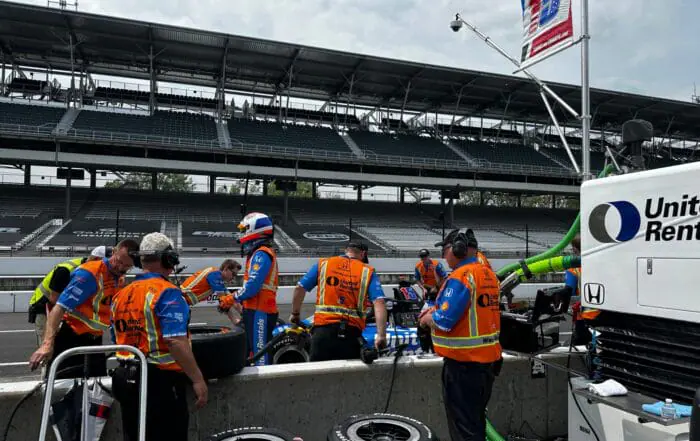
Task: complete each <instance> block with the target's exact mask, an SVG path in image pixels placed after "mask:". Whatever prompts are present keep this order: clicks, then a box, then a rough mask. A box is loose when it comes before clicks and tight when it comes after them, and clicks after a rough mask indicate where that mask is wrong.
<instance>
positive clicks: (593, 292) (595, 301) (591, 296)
mask: <svg viewBox="0 0 700 441" xmlns="http://www.w3.org/2000/svg"><path fill="white" fill-rule="evenodd" d="M583 295H584V298H585V299H586V302H587V303H588V304H589V305H602V304H603V303H605V286H603V285H601V284H600V283H586V285H585V286H584V287H583Z"/></svg>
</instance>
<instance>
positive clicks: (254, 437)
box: [222, 433, 289, 441]
mask: <svg viewBox="0 0 700 441" xmlns="http://www.w3.org/2000/svg"><path fill="white" fill-rule="evenodd" d="M243 440H246V441H289V440H287V439H285V438H281V437H279V436H277V435H271V434H269V433H245V434H242V435H234V436H233V437H232V438H226V439H224V440H222V441H243Z"/></svg>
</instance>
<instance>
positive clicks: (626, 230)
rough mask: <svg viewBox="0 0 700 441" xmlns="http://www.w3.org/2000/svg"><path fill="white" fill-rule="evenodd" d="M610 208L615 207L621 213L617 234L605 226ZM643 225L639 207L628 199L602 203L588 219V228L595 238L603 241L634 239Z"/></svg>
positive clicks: (612, 241)
mask: <svg viewBox="0 0 700 441" xmlns="http://www.w3.org/2000/svg"><path fill="white" fill-rule="evenodd" d="M610 208H615V209H616V210H617V213H618V214H619V215H620V231H618V232H617V233H616V234H612V235H611V234H610V232H609V231H608V229H607V227H606V226H605V218H606V216H607V215H608V212H609V211H610ZM641 225H642V217H641V216H640V214H639V210H637V207H635V206H634V205H632V203H630V202H627V201H615V202H608V203H607V204H600V205H598V206H597V207H595V208H594V209H593V211H591V216H590V218H589V219H588V229H589V231H590V232H591V235H592V236H593V238H595V240H597V241H598V242H601V243H614V242H627V241H628V240H632V239H634V236H636V235H637V233H639V228H640V227H641Z"/></svg>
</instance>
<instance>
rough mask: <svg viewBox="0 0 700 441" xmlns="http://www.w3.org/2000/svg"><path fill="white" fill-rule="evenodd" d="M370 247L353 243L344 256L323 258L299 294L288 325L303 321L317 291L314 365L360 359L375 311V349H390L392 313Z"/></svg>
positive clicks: (299, 286) (301, 283)
mask: <svg viewBox="0 0 700 441" xmlns="http://www.w3.org/2000/svg"><path fill="white" fill-rule="evenodd" d="M366 258H367V251H366V247H365V246H364V245H363V244H359V243H350V244H348V246H347V247H346V249H345V255H343V256H336V257H330V258H325V259H320V260H319V261H318V263H315V264H314V265H313V266H312V267H311V269H310V270H309V271H308V272H307V273H306V274H305V275H304V277H303V278H302V279H301V280H300V281H299V283H298V284H297V287H296V288H295V289H294V299H293V300H292V314H291V316H290V318H289V321H290V322H292V323H297V324H298V323H299V322H300V314H301V305H302V303H303V302H304V297H306V293H307V292H308V291H311V290H312V289H314V288H318V289H317V290H316V309H315V312H314V326H313V329H312V337H311V354H310V355H311V361H324V360H348V359H358V358H360V350H361V348H362V331H363V330H364V329H365V320H366V310H367V309H368V308H369V307H374V314H375V317H376V322H377V335H376V337H375V340H374V345H375V346H376V347H377V348H378V349H381V348H383V347H384V346H386V323H387V312H386V305H385V303H384V290H383V289H382V285H381V283H380V282H379V277H378V276H377V273H376V272H375V271H374V268H372V267H371V266H370V265H368V264H366V263H364V260H366Z"/></svg>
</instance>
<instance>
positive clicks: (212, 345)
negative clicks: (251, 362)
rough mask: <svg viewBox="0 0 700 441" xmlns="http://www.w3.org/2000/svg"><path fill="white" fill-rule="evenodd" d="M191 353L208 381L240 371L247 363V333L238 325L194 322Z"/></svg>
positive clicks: (191, 327) (191, 328) (191, 329)
mask: <svg viewBox="0 0 700 441" xmlns="http://www.w3.org/2000/svg"><path fill="white" fill-rule="evenodd" d="M190 335H191V338H192V352H193V353H194V358H195V360H197V365H199V369H200V370H201V371H202V375H204V378H205V379H207V380H210V379H215V378H222V377H227V376H229V375H234V374H237V373H238V372H240V371H241V370H242V369H243V367H245V365H246V359H247V354H246V334H245V331H244V330H243V328H241V327H239V326H233V327H222V326H206V325H192V326H190Z"/></svg>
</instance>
